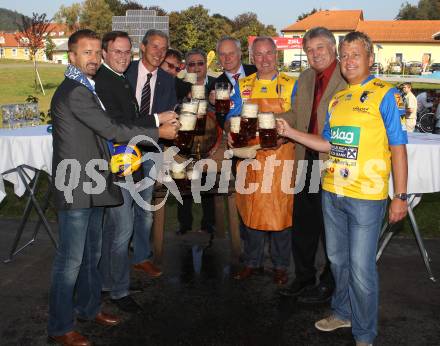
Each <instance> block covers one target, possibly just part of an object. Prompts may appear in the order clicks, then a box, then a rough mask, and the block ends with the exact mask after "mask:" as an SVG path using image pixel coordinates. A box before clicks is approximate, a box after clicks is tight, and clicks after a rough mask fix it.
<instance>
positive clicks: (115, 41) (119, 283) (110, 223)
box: [94, 31, 177, 312]
mask: <svg viewBox="0 0 440 346" xmlns="http://www.w3.org/2000/svg"><path fill="white" fill-rule="evenodd" d="M102 49H103V58H104V62H103V64H102V65H101V68H100V69H99V70H98V72H97V74H96V76H95V78H94V79H95V83H96V85H95V90H96V93H97V94H98V96H99V98H100V100H101V102H102V104H103V105H104V107H105V109H106V112H107V114H108V115H109V116H110V117H111V118H113V119H117V120H118V121H120V122H123V123H124V122H126V121H132V122H134V123H135V124H138V125H141V126H146V127H148V128H149V129H150V131H149V132H147V133H146V134H147V135H148V136H149V137H151V138H156V137H155V136H154V133H156V132H157V131H158V129H157V127H156V123H155V119H154V117H145V116H143V117H142V116H140V114H139V107H138V105H137V101H136V97H135V95H134V92H133V90H132V88H131V86H130V84H129V82H128V81H127V79H126V78H125V77H124V75H123V73H124V72H125V71H126V70H127V68H128V66H129V64H130V62H131V40H130V37H129V36H128V34H127V33H126V32H123V31H111V32H109V33H107V34H105V35H104V37H103V39H102ZM160 116H161V117H164V116H169V117H171V118H173V119H174V118H175V115H174V114H173V113H172V112H166V113H163V115H160ZM173 129H174V131H177V130H176V127H175V126H174V125H172V124H170V123H165V124H163V125H161V126H160V127H159V136H160V137H163V138H164V137H165V138H166V136H167V132H169V130H173ZM164 131H165V132H164ZM141 178H142V174H141V172H140V171H137V172H135V173H134V174H133V179H134V180H135V181H137V180H140V179H141ZM121 179H123V178H121ZM121 191H122V196H123V199H124V203H123V204H122V205H119V206H117V207H110V208H106V210H105V216H104V229H103V235H102V255H101V261H100V264H99V271H100V274H101V283H102V291H104V292H108V293H109V295H110V298H111V301H112V303H113V304H115V305H116V306H117V307H118V308H119V309H121V310H123V311H125V312H136V311H138V310H140V307H139V305H138V304H137V303H136V302H135V301H134V300H133V299H132V298H131V296H130V295H129V286H130V263H129V257H128V246H129V242H130V238H131V236H132V234H133V222H134V221H133V215H134V201H133V198H132V197H131V195H130V192H129V191H128V190H126V189H121Z"/></svg>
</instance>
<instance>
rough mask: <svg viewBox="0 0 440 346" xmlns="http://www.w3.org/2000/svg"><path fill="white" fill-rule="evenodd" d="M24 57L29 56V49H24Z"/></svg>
mask: <svg viewBox="0 0 440 346" xmlns="http://www.w3.org/2000/svg"><path fill="white" fill-rule="evenodd" d="M24 55H26V56H28V55H29V48H25V49H24Z"/></svg>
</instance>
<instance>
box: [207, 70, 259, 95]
mask: <svg viewBox="0 0 440 346" xmlns="http://www.w3.org/2000/svg"><path fill="white" fill-rule="evenodd" d="M243 69H244V74H245V75H246V76H250V75H251V74H253V73H255V72H257V68H256V67H255V66H254V65H246V64H243ZM217 82H227V83H228V84H229V85H230V86H231V89H232V83H231V81H230V80H229V78H228V76H226V73H225V72H223V73H222V74H221V75H220V76H218V77H217V79H216V80H215V81H214V82H213V83H211V86H210V89H209V91H211V90H214V88H215V83H217Z"/></svg>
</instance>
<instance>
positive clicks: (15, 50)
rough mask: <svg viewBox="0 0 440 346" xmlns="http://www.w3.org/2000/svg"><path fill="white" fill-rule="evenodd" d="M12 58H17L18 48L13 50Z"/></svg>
mask: <svg viewBox="0 0 440 346" xmlns="http://www.w3.org/2000/svg"><path fill="white" fill-rule="evenodd" d="M12 56H17V48H12Z"/></svg>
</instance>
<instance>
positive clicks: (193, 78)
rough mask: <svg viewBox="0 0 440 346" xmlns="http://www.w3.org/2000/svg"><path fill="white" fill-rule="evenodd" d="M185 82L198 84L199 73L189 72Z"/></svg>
mask: <svg viewBox="0 0 440 346" xmlns="http://www.w3.org/2000/svg"><path fill="white" fill-rule="evenodd" d="M183 80H184V81H185V82H188V83H191V84H196V83H197V73H194V72H187V73H186V75H185V78H184V79H183Z"/></svg>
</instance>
